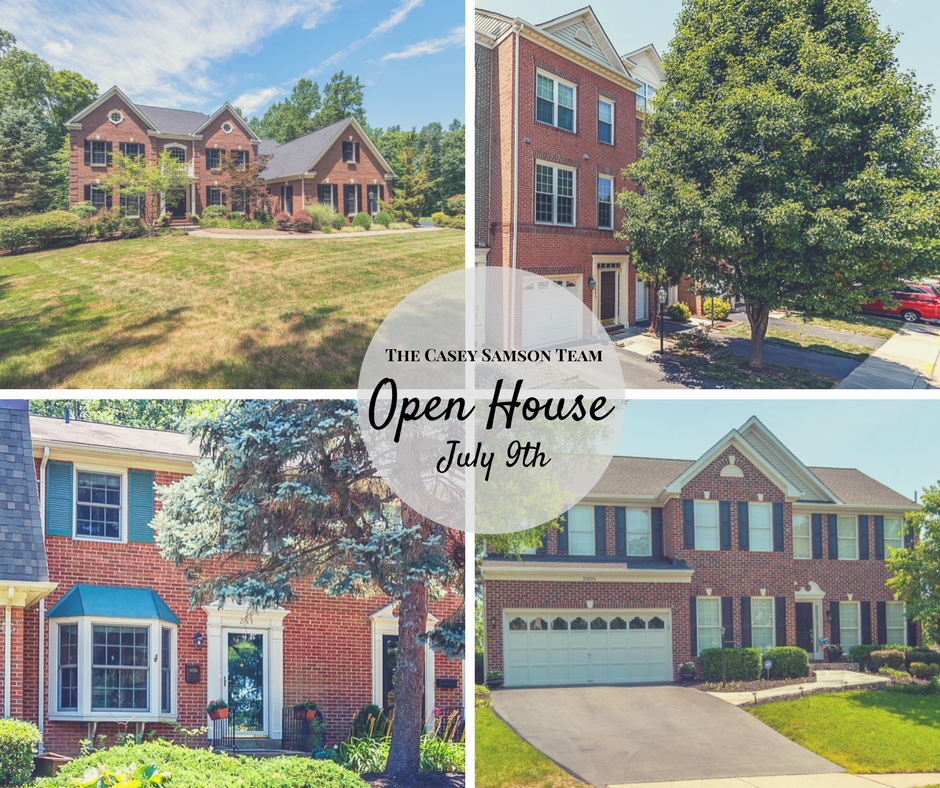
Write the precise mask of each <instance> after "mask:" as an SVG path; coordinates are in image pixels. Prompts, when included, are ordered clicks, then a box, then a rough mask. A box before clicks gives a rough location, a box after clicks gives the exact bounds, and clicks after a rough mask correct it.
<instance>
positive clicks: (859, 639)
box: [839, 599, 887, 651]
mask: <svg viewBox="0 0 940 788" xmlns="http://www.w3.org/2000/svg"><path fill="white" fill-rule="evenodd" d="M843 605H853V606H854V607H855V613H856V615H857V617H858V618H857V619H856V620H857V621H858V626H857V627H853V629H854V631H855V632H856V633H857V637H856V641H857V642H856V643H855V644H853V645H852V646H849V647H848V648H846V649H845V650H846V651H848V650H849V649H850V648H854V647H855V646H859V645H861V643H862V629H863V626H862V603H861V602H859V601H857V600H854V599H853V600H848V599H840V600H839V644H840V645H842V646H844V645H845V638H844V637H842V633H843V632H845V629H846V628H845V627H844V626H843V625H842V621H843V616H842V606H843ZM886 618H887V616H886ZM885 623H886V624H887V621H886V622H885Z"/></svg>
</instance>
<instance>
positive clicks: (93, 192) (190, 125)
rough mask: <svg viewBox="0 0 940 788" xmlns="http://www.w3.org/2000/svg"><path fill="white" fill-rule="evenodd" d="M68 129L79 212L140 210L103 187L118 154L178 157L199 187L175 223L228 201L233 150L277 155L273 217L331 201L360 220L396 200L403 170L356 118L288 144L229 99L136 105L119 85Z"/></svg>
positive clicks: (270, 179)
mask: <svg viewBox="0 0 940 788" xmlns="http://www.w3.org/2000/svg"><path fill="white" fill-rule="evenodd" d="M65 126H66V128H67V129H68V130H69V141H70V142H69V144H70V156H69V205H70V206H71V205H75V204H76V203H78V202H82V201H83V200H87V201H89V202H91V203H92V204H94V205H95V206H96V207H98V208H110V207H112V206H113V205H120V206H121V207H122V209H124V210H125V211H126V214H127V215H128V216H134V215H137V214H139V210H140V209H139V206H138V205H136V203H131V204H129V203H128V201H127V200H126V199H122V198H121V196H120V190H117V191H116V192H115V193H114V194H113V195H112V194H110V193H108V192H106V191H105V190H104V189H101V188H99V186H100V184H101V183H102V181H103V179H104V178H105V177H106V176H107V174H108V172H109V170H110V168H111V166H112V157H113V154H114V153H115V152H117V151H120V152H122V153H124V154H125V155H128V156H144V157H146V158H148V159H149V160H151V161H156V160H157V158H158V157H159V156H160V154H161V153H162V152H163V151H168V152H169V153H170V155H171V156H173V157H175V158H176V159H177V160H179V161H180V162H183V163H184V164H185V165H186V167H187V170H188V174H189V176H190V177H191V178H192V179H193V181H192V183H191V185H190V187H189V189H188V190H187V192H186V195H185V197H184V198H183V199H181V200H179V201H178V202H177V203H176V204H175V205H166V206H164V211H165V212H166V213H169V214H170V216H171V218H172V219H173V220H175V221H183V220H185V216H186V214H187V213H195V214H201V213H202V212H203V210H205V208H206V206H208V205H222V204H224V203H225V202H226V196H225V195H224V194H223V193H222V189H220V180H219V173H218V172H217V171H214V168H217V167H218V166H219V161H220V157H221V156H222V155H224V154H225V153H226V152H229V153H231V152H232V151H238V152H239V154H240V156H241V157H242V158H243V159H244V161H245V162H246V163H247V162H250V161H252V160H254V158H255V157H257V156H259V155H270V156H271V159H270V160H269V161H268V166H267V169H266V170H264V172H263V173H262V177H263V178H264V179H265V181H266V182H267V184H268V195H269V197H270V202H271V208H272V212H276V211H280V210H284V211H287V212H288V213H291V214H293V213H295V212H300V211H302V210H303V209H304V207H305V206H306V205H310V204H313V203H317V202H329V203H331V204H332V205H333V207H334V208H335V209H336V210H337V212H340V213H343V214H345V215H346V216H347V217H349V218H350V219H351V218H352V217H353V216H355V215H356V214H357V213H359V212H360V211H365V212H367V213H369V214H371V215H373V216H374V215H375V214H376V213H378V212H379V201H380V200H386V201H387V202H391V194H390V192H389V190H388V188H387V186H388V183H389V181H390V180H391V179H392V178H394V177H395V173H394V172H393V171H392V168H391V166H389V164H388V162H387V161H385V159H384V158H383V157H382V154H381V153H380V152H379V150H378V148H376V147H375V144H374V143H373V142H372V140H371V139H369V136H368V135H367V134H366V132H365V131H364V130H363V128H362V126H360V125H359V121H357V120H356V119H355V118H354V117H352V116H349V117H347V118H343V119H342V120H340V121H337V122H336V123H333V124H331V125H330V126H326V127H324V128H322V129H319V130H317V131H314V132H311V133H310V134H306V135H304V136H303V137H299V138H297V139H296V140H292V141H291V142H287V143H284V144H283V145H281V144H278V143H277V142H275V141H274V140H266V139H260V138H259V137H258V135H257V134H255V132H254V131H252V129H251V128H250V127H249V126H248V124H247V123H245V121H244V120H243V119H242V118H241V116H240V115H239V114H238V113H237V112H236V111H235V108H234V107H232V105H231V104H229V103H225V104H223V105H222V106H221V107H220V108H219V109H218V110H216V111H215V112H214V113H213V114H212V115H206V114H204V113H201V112H190V111H188V110H179V109H168V108H165V107H151V106H144V105H142V104H135V103H134V102H133V101H131V99H129V98H128V97H127V96H126V95H125V94H124V93H123V92H122V91H121V90H120V89H119V88H117V87H113V88H111V89H110V90H108V91H106V92H105V93H103V94H102V95H101V96H99V97H98V98H97V99H95V101H93V102H92V103H91V104H89V105H88V106H87V107H85V109H83V110H82V111H81V112H79V113H77V114H76V115H75V116H74V117H72V118H70V119H69V121H68V122H67V123H66V124H65ZM229 202H231V200H230V199H229ZM228 207H229V208H232V209H233V210H235V209H238V208H239V206H238V205H232V204H229V206H228Z"/></svg>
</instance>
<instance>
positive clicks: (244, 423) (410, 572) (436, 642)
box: [154, 400, 463, 774]
mask: <svg viewBox="0 0 940 788" xmlns="http://www.w3.org/2000/svg"><path fill="white" fill-rule="evenodd" d="M190 431H191V434H192V435H193V436H194V437H195V438H198V439H199V441H200V444H201V448H202V453H203V456H204V457H205V459H204V460H202V461H200V462H199V463H197V466H196V470H195V473H194V474H193V475H191V476H188V477H186V478H185V479H183V480H182V481H180V482H177V483H176V484H174V485H171V486H170V487H167V488H164V489H163V490H162V491H161V493H162V498H161V501H162V509H161V511H160V512H159V513H158V514H157V517H156V519H155V520H154V529H155V531H156V533H157V541H158V542H159V544H160V548H161V550H162V552H163V555H164V557H165V558H167V559H168V560H171V561H173V562H174V564H175V565H176V566H178V567H184V572H185V576H186V579H187V581H188V582H189V583H191V585H192V594H191V602H192V604H194V605H198V604H204V603H206V602H209V601H218V602H224V601H225V600H226V599H231V598H236V599H239V600H241V601H242V602H243V603H246V604H248V605H249V607H250V608H251V609H253V610H256V609H259V608H262V607H269V606H273V605H280V604H285V603H289V602H290V601H291V600H293V599H294V597H295V591H294V586H295V585H296V584H299V583H310V584H312V585H313V586H314V587H316V588H320V589H323V590H325V591H326V592H327V593H328V594H331V595H335V596H339V595H344V594H351V595H354V596H360V597H363V596H368V595H371V594H374V593H377V592H379V593H383V594H386V595H387V596H389V597H391V598H392V599H393V600H395V601H396V602H398V604H399V617H398V621H399V651H398V667H397V671H396V677H395V718H394V724H393V728H392V739H391V748H390V752H389V758H388V765H387V771H389V772H393V773H399V774H405V773H416V772H417V771H418V766H419V758H420V735H421V722H422V709H421V704H422V695H423V692H424V686H423V680H422V676H423V674H424V648H423V641H424V633H425V628H426V622H427V615H428V600H429V598H430V596H431V595H432V594H441V593H444V591H445V590H446V589H447V588H448V587H451V586H452V587H454V588H455V589H457V590H458V591H462V578H463V540H462V538H459V537H462V534H456V533H455V532H452V531H448V529H446V528H444V527H442V526H440V525H436V524H434V523H430V522H428V521H427V520H424V519H423V518H421V517H419V516H417V515H416V514H415V513H414V512H413V511H411V510H410V509H409V508H408V507H405V506H402V505H401V504H400V503H399V502H398V501H397V500H396V499H395V497H394V495H393V494H392V492H391V491H390V490H389V489H388V487H387V486H386V485H385V483H384V482H383V480H382V479H380V478H379V477H378V476H377V474H376V472H375V469H374V468H373V467H372V463H371V461H370V459H369V455H368V451H367V449H366V446H365V443H364V441H363V440H362V436H361V434H360V431H359V424H358V418H357V414H356V408H355V405H354V404H353V403H351V402H346V401H343V400H262V401H250V400H249V401H239V402H235V403H233V404H232V405H231V406H230V407H228V408H227V409H226V410H225V411H224V412H223V413H222V414H221V415H220V416H218V417H216V418H212V419H204V420H199V421H195V422H192V423H191V424H190ZM457 621H459V622H461V623H462V621H463V614H462V612H461V613H459V614H458V615H456V616H454V617H453V620H452V625H451V627H450V629H449V630H445V632H444V633H441V636H439V637H435V638H432V639H431V643H432V645H433V646H434V647H436V648H438V649H441V648H444V647H447V648H448V651H449V653H452V654H456V655H459V656H462V653H463V637H462V634H461V637H460V639H459V642H458V641H457V638H456V633H457V632H461V633H462V626H459V625H458V624H457Z"/></svg>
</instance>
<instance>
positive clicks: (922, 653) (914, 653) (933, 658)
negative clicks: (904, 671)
mask: <svg viewBox="0 0 940 788" xmlns="http://www.w3.org/2000/svg"><path fill="white" fill-rule="evenodd" d="M892 648H894V646H892ZM904 658H905V659H906V660H907V664H908V665H910V664H911V663H912V662H923V663H924V664H925V665H940V651H927V650H925V649H917V648H912V649H910V650H909V651H907V652H906V653H905V654H904Z"/></svg>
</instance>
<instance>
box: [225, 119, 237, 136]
mask: <svg viewBox="0 0 940 788" xmlns="http://www.w3.org/2000/svg"><path fill="white" fill-rule="evenodd" d="M234 130H235V127H234V126H233V125H232V124H231V123H229V122H228V121H225V123H223V124H222V131H224V132H225V133H226V134H231V133H232V132H233V131H234Z"/></svg>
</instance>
